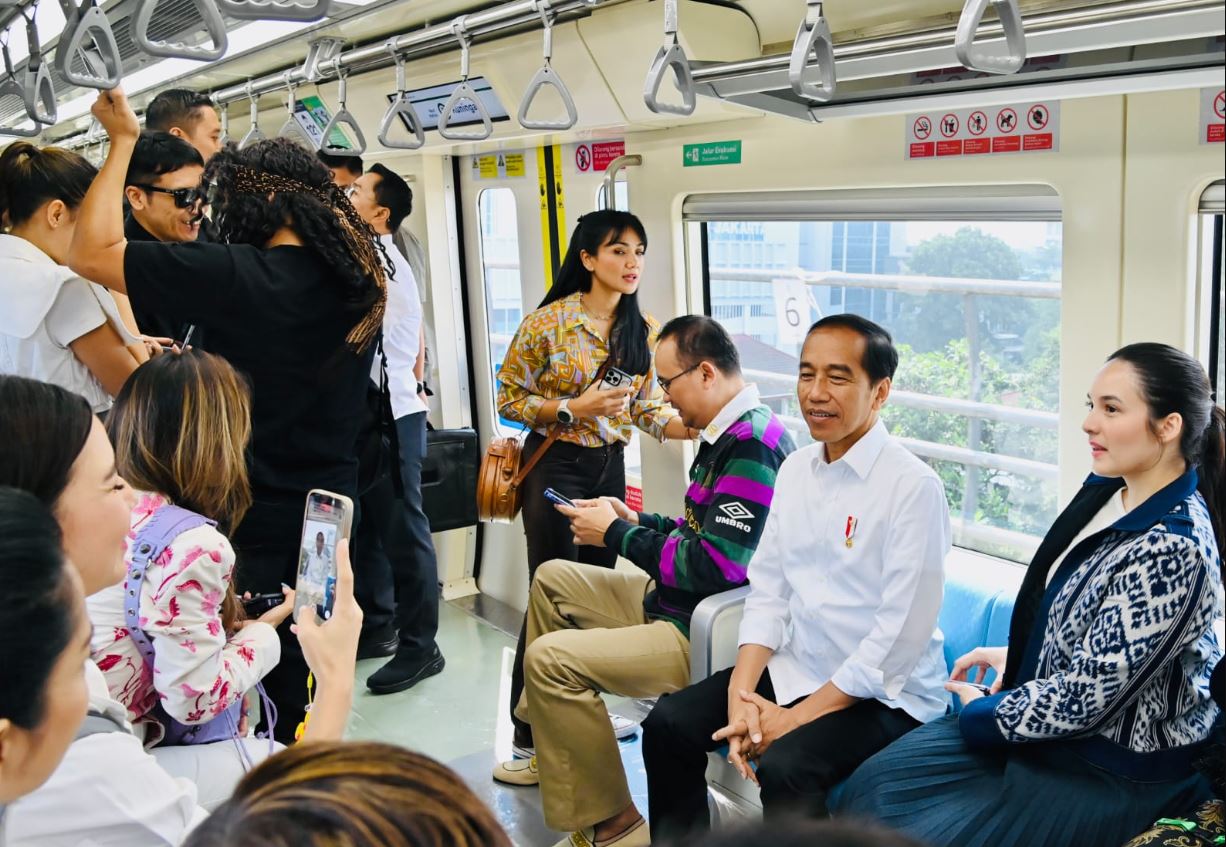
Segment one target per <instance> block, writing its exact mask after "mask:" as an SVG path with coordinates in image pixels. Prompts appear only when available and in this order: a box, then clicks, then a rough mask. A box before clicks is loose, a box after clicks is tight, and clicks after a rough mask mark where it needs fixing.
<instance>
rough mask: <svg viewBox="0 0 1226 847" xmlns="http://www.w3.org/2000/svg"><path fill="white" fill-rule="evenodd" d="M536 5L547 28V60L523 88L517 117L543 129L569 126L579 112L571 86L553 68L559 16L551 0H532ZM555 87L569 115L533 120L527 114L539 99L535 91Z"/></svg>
mask: <svg viewBox="0 0 1226 847" xmlns="http://www.w3.org/2000/svg"><path fill="white" fill-rule="evenodd" d="M532 5H533V7H534V8H535V9H536V12H537V14H538V15H540V17H541V26H542V27H543V28H544V31H545V38H544V48H543V51H542V52H543V53H544V59H545V61H544V64H543V65H541V67H540V70H538V71H537V72H536V74H535V75H534V76H533V77H532V80H531V82H529V83H528V90H527V91H525V92H524V96H523V99H522V100H521V101H520V104H519V114H518V115H516V120H518V121H519V125H520V126H522V127H523V128H524V129H543V130H567V129H570V128H571V127H573V126H574V125H575V124H576V123H578V121H579V113H578V111H577V110H576V109H575V100H574V98H573V97H571V94H570V89H569V88H567V87H566V83H565V82H563V81H562V77H560V76H559V75H558V72H557V71H555V70H554V69H553V63H552V59H553V23H554V20H555V19H556V18H557V15H556V14H555V13H554V11H553V8H552V7H551V6H550V5H549V0H533V2H532ZM547 86H549V87H552V88H553V90H554V91H556V92H558V96H559V97H561V98H562V106H563V108H565V109H566V117H565V118H564V119H563V120H560V121H547V120H532V119H530V118H529V117H528V110H529V109H531V108H532V101H533V100H534V99H536V95H538V94H540V92H541V89H542V88H545V87H547Z"/></svg>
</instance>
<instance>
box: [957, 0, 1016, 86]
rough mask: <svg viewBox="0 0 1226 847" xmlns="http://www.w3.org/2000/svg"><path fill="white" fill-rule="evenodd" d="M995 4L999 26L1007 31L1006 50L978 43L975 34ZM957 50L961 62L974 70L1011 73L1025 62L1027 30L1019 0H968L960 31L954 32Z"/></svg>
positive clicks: (963, 8)
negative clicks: (987, 47) (988, 47)
mask: <svg viewBox="0 0 1226 847" xmlns="http://www.w3.org/2000/svg"><path fill="white" fill-rule="evenodd" d="M989 5H991V6H993V7H995V9H996V14H997V15H998V16H999V17H1000V26H1001V29H1003V30H1004V33H1005V51H1004V52H1003V53H1002V52H1001V51H1000V50H999V48H998V49H995V50H987V49H984V48H983V47H982V46H981V45H977V44H975V33H976V32H978V31H979V24H980V23H981V22H982V21H983V13H984V12H986V11H987V9H988V6H989ZM954 53H955V54H957V56H958V61H959V62H961V63H962V64H963V65H964V66H965V67H967V68H969V69H971V70H973V71H983V72H984V73H989V74H1012V73H1017V72H1018V71H1019V70H1021V67H1022V65H1023V64H1025V62H1026V29H1025V26H1024V25H1023V24H1022V13H1021V10H1019V9H1018V5H1017V0H966V4H965V5H964V6H963V7H962V16H961V17H960V18H958V31H957V33H956V34H955V35H954Z"/></svg>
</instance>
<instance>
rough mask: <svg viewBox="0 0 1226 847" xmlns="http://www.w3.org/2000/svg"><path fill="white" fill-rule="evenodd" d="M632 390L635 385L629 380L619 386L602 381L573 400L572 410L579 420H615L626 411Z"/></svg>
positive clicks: (571, 403)
mask: <svg viewBox="0 0 1226 847" xmlns="http://www.w3.org/2000/svg"><path fill="white" fill-rule="evenodd" d="M611 370H616V368H611ZM618 373H621V371H618ZM607 378H608V377H607V376H606V379H607ZM632 390H633V385H632V383H631V382H630V380H628V379H627V380H626V381H624V382H622V383H621V384H620V385H617V386H610V385H609V384H607V382H606V381H605V380H601V381H600V382H599V383H596V384H595V385H592V386H590V387H588V389H587V390H586V391H584V392H583V393H582V394H580V395H579V396H578V397H576V398H575V399H574V400H571V401H570V410H571V412H573V413H574V414H575V416H576V417H579V418H614V417H617V416H618V415H620V414H622V413H623V412H625V411H626V409H627V407H628V406H629V404H630V392H631V391H632Z"/></svg>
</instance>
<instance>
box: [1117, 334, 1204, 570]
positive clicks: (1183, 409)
mask: <svg viewBox="0 0 1226 847" xmlns="http://www.w3.org/2000/svg"><path fill="white" fill-rule="evenodd" d="M1116 359H1118V360H1120V361H1121V362H1127V363H1128V364H1130V365H1132V367H1133V369H1134V370H1136V372H1137V376H1138V378H1139V380H1140V383H1141V395H1142V397H1143V398H1144V400H1145V405H1147V406H1148V407H1149V417H1150V420H1151V421H1153V422H1157V421H1160V420H1162V419H1163V418H1165V417H1166V416H1167V415H1171V414H1178V415H1179V416H1180V417H1182V418H1183V434H1182V435H1181V436H1180V438H1179V452H1180V453H1181V454H1182V455H1183V459H1184V461H1185V462H1187V463H1188V467H1192V468H1196V473H1197V476H1198V477H1199V479H1200V483H1199V486H1198V490H1199V491H1200V493H1201V496H1203V497H1204V498H1205V503H1206V504H1207V505H1208V506H1209V517H1210V519H1211V520H1212V521H1213V534H1214V537H1215V538H1217V547H1218V552H1219V554H1221V553H1222V552H1223V551H1226V544H1224V543H1223V537H1222V529H1223V527H1222V518H1223V514H1222V497H1223V496H1224V495H1226V492H1224V491H1223V490H1222V473H1223V471H1226V444H1224V443H1223V438H1224V435H1223V421H1224V418H1223V413H1222V407H1221V406H1216V405H1214V403H1213V392H1212V390H1211V389H1210V387H1209V377H1208V375H1206V373H1205V369H1204V368H1203V367H1201V364H1200V362H1198V361H1196V359H1194V358H1192V357H1191V356H1189V355H1188V354H1187V353H1185V352H1183V351H1182V350H1177V349H1175V348H1174V347H1171V346H1170V345H1169V344H1157V343H1154V342H1145V343H1141V344H1129V345H1128V346H1127V347H1121V348H1120V349H1119V350H1116V351H1115V352H1114V353H1112V354H1111V355H1110V356H1109V357H1108V358H1107V361H1108V362H1110V361H1114V360H1116Z"/></svg>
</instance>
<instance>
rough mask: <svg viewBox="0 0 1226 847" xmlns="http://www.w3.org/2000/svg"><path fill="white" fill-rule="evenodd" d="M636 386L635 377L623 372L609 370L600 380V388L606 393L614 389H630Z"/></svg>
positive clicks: (613, 369) (615, 369) (614, 369)
mask: <svg viewBox="0 0 1226 847" xmlns="http://www.w3.org/2000/svg"><path fill="white" fill-rule="evenodd" d="M633 384H634V377H632V376H630V374H628V373H626V372H625V371H623V370H619V369H617V368H612V367H611V368H608V369H607V370H605V373H604V376H603V377H602V378H601V380H600V387H601V388H602V389H605V390H606V391H607V390H609V389H612V388H629V387H630V386H631V385H633Z"/></svg>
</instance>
